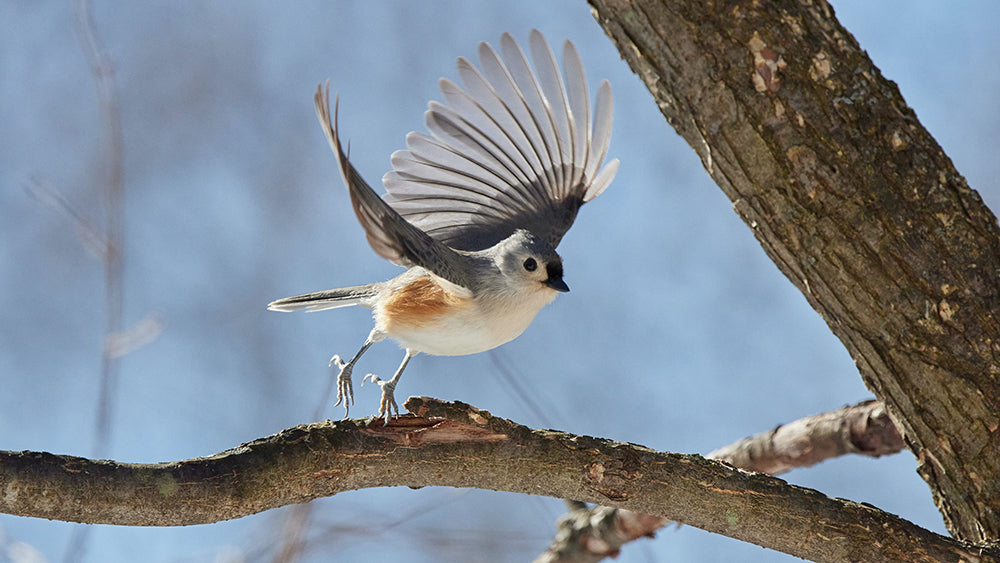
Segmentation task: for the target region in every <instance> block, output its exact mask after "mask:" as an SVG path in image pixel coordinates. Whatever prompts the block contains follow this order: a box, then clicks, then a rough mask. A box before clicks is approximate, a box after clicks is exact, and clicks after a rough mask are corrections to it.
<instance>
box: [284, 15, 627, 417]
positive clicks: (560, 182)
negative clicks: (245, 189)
mask: <svg viewBox="0 0 1000 563" xmlns="http://www.w3.org/2000/svg"><path fill="white" fill-rule="evenodd" d="M500 51H501V53H502V54H503V56H502V58H501V56H499V55H498V54H497V52H496V51H494V50H493V48H492V47H491V46H490V45H488V44H486V43H480V44H479V60H480V64H481V67H482V70H481V71H480V70H478V69H476V68H475V67H474V66H473V65H472V64H471V63H470V62H469V61H468V60H466V59H464V58H459V59H458V72H459V75H460V76H461V77H462V82H463V84H464V89H463V88H461V87H459V86H458V85H456V84H455V83H453V82H451V81H449V80H447V79H443V78H442V79H441V81H440V87H441V92H442V93H443V94H444V99H445V104H440V103H437V102H431V103H430V106H429V109H428V111H427V113H426V122H427V128H428V129H429V130H430V133H431V134H430V135H426V134H423V133H417V132H412V133H410V134H409V135H407V136H406V146H407V150H401V151H397V152H395V153H393V155H392V168H393V170H392V171H391V172H389V173H388V174H386V175H385V176H384V177H383V178H382V182H383V183H384V184H385V188H386V191H387V192H388V193H387V194H386V195H385V196H384V197H379V196H378V194H376V193H375V191H374V190H372V188H371V187H370V186H369V185H368V184H367V183H366V182H365V181H364V179H362V178H361V175H360V174H358V171H357V170H356V169H355V168H354V166H353V165H351V163H350V161H349V160H348V158H347V155H346V154H345V153H344V150H343V149H342V148H341V144H340V138H339V137H338V133H337V108H338V105H339V100H338V103H335V104H334V113H333V120H332V121H331V120H330V109H329V83H327V86H326V89H325V90H324V88H323V86H322V85H321V86H320V87H319V89H318V91H317V92H316V96H315V102H316V114H317V116H318V117H319V121H320V125H322V127H323V131H324V132H325V133H326V137H327V139H328V140H329V142H330V147H331V148H332V149H333V152H334V153H335V154H336V155H337V160H338V164H339V166H340V173H341V176H342V177H343V179H344V183H345V184H346V185H347V190H348V192H349V193H350V195H351V204H352V206H353V207H354V212H355V214H356V215H357V217H358V221H360V222H361V225H362V227H364V229H365V233H366V235H367V238H368V243H369V244H370V245H371V246H372V248H373V249H374V250H375V252H377V253H378V254H379V255H380V256H382V257H383V258H385V259H387V260H389V261H391V262H393V263H394V264H398V265H400V266H404V267H406V268H408V269H407V270H406V272H404V273H402V274H401V275H399V276H397V277H395V278H393V279H391V280H389V281H385V282H379V283H372V284H367V285H357V286H353V287H343V288H340V289H331V290H327V291H319V292H315V293H307V294H304V295H296V296H294V297H287V298H285V299H279V300H277V301H274V302H273V303H271V304H269V305H268V309H271V310H273V311H294V310H298V309H305V310H307V311H322V310H324V309H333V308H336V307H346V306H348V305H361V306H363V307H367V308H369V309H371V310H372V312H373V316H374V318H375V328H373V329H372V331H371V333H370V334H369V335H368V338H367V339H366V340H365V343H364V344H363V345H362V346H361V349H360V350H359V351H358V353H357V354H355V355H354V357H353V358H351V360H350V361H349V362H347V363H346V364H345V363H344V362H343V361H342V360H341V359H340V356H334V357H333V359H331V360H330V365H334V364H336V365H337V366H338V367H339V368H340V374H339V375H338V376H337V403H336V405H340V404H341V403H343V405H344V408H345V410H347V409H349V408H350V405H351V403H352V402H353V401H354V389H353V384H352V382H351V372H352V370H353V369H354V365H355V363H357V361H358V359H359V358H360V357H361V355H362V354H364V353H365V351H366V350H367V349H368V348H369V347H370V346H371V345H372V344H374V343H376V342H380V341H382V340H383V339H385V338H386V337H387V336H388V337H391V338H393V339H395V340H397V341H399V343H400V344H401V345H402V346H403V348H405V349H406V355H405V356H404V357H403V362H402V364H400V366H399V368H398V369H397V370H396V373H395V374H393V376H392V379H390V380H388V381H385V380H382V379H380V378H379V377H378V376H377V375H374V374H368V375H366V376H365V377H364V378H363V379H362V384H363V383H364V382H365V381H368V380H371V381H372V382H373V383H377V384H378V385H379V386H380V387H381V388H382V398H381V402H380V404H379V415H380V416H384V417H385V420H386V422H388V420H389V418H390V416H392V413H393V412H395V413H397V414H398V411H399V407H398V406H397V405H396V401H395V398H394V396H393V393H394V390H395V387H396V384H397V382H398V381H399V377H400V375H401V374H402V373H403V369H404V368H406V364H407V363H409V361H410V358H412V357H413V356H415V355H416V354H418V353H420V352H426V353H428V354H435V355H440V356H459V355H464V354H475V353H477V352H483V351H485V350H489V349H491V348H495V347H497V346H499V345H501V344H504V343H506V342H510V341H511V340H513V339H514V338H516V337H517V336H518V335H520V334H521V333H522V332H523V331H524V329H525V328H527V327H528V325H529V324H531V321H532V320H533V319H534V318H535V315H536V314H537V313H538V311H539V310H541V308H542V307H544V306H545V305H546V304H548V303H549V302H551V301H552V300H553V299H554V298H555V296H556V293H558V292H564V291H569V287H567V286H566V283H565V282H564V281H563V269H562V260H561V259H560V257H559V255H558V254H556V251H555V248H556V246H557V245H558V244H559V240H560V239H562V237H563V235H564V234H565V233H566V231H567V230H568V229H569V228H570V226H571V225H572V224H573V220H574V218H575V217H576V213H577V211H578V210H579V208H580V206H581V205H583V204H584V203H586V202H588V201H590V200H591V199H593V198H595V197H597V195H599V194H600V193H601V192H602V191H604V189H605V188H606V187H607V186H608V184H609V183H610V182H611V180H612V178H614V175H615V172H616V171H617V169H618V160H617V159H616V160H612V161H611V162H609V163H608V164H607V165H606V166H604V167H603V168H601V163H602V161H603V160H604V157H605V156H606V154H607V150H608V144H609V143H610V139H611V122H612V114H613V109H612V95H611V86H610V84H609V83H608V81H607V80H604V81H603V82H602V83H601V86H600V88H599V89H598V91H597V100H596V102H595V106H594V115H593V119H592V120H591V116H590V113H589V108H588V105H589V103H590V99H589V98H590V96H589V94H588V90H587V82H586V77H585V75H584V71H583V65H582V63H581V62H580V55H579V54H578V53H577V51H576V48H575V47H574V46H573V44H572V43H571V42H569V41H566V42H565V44H564V45H563V69H564V72H563V74H562V75H560V72H559V68H558V66H557V64H556V60H555V56H554V55H553V53H552V50H551V49H550V48H549V46H548V44H547V43H546V42H545V38H544V37H543V36H542V34H541V33H539V32H538V31H537V30H532V31H531V35H530V51H531V56H532V60H533V61H534V68H535V72H534V73H532V71H531V68H530V67H529V66H528V60H527V58H526V57H525V55H524V52H523V51H522V50H521V48H520V47H519V46H518V45H517V43H516V42H515V41H514V39H513V37H511V36H510V34H508V33H505V34H503V35H502V36H501V37H500ZM598 169H600V171H598ZM345 416H346V414H345Z"/></svg>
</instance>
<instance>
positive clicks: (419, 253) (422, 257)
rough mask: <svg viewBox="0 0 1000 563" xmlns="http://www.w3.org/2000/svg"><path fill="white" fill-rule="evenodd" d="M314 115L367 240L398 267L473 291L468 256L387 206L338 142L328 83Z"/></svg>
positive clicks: (318, 96) (319, 93)
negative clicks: (417, 269) (416, 268)
mask: <svg viewBox="0 0 1000 563" xmlns="http://www.w3.org/2000/svg"><path fill="white" fill-rule="evenodd" d="M314 101H315V103H316V116H317V117H318V118H319V122H320V125H321V126H322V127H323V132H324V134H326V138H327V141H329V143H330V148H331V149H333V153H334V154H335V155H336V156H337V163H338V165H339V167H340V174H341V177H342V178H343V180H344V184H345V185H346V186H347V190H348V192H349V193H350V196H351V205H352V206H353V207H354V214H355V215H356V216H357V218H358V221H359V222H360V223H361V226H362V227H363V228H364V230H365V235H366V236H367V238H368V243H369V244H370V245H371V247H372V249H374V250H375V252H377V253H378V254H379V255H380V256H382V257H383V258H385V259H387V260H389V261H391V262H393V263H394V264H398V265H400V266H405V267H412V266H420V267H422V268H424V269H426V270H428V271H429V272H432V273H434V274H435V275H437V276H439V277H441V278H443V279H445V280H448V281H449V282H451V283H453V284H455V285H458V286H461V287H463V288H466V289H470V290H473V291H475V290H476V289H478V288H477V287H476V285H477V284H476V282H475V279H474V277H473V276H472V275H471V271H470V270H471V267H470V264H469V258H468V257H466V256H463V255H461V254H459V253H458V252H456V251H455V250H453V249H451V248H449V247H448V246H446V245H445V244H443V243H442V242H440V241H438V240H435V239H433V238H432V237H431V236H429V235H428V234H427V233H425V232H424V231H422V230H420V229H419V228H417V227H415V226H413V225H412V224H411V223H409V222H408V221H406V219H404V218H403V217H401V216H400V214H399V213H398V212H397V211H396V210H395V209H393V208H392V207H390V206H389V204H388V203H386V202H385V200H383V199H382V198H381V197H379V195H378V194H376V193H375V190H373V189H372V188H371V186H369V185H368V183H367V182H365V180H364V178H362V177H361V175H360V174H359V173H358V171H357V169H355V168H354V165H353V164H351V162H350V160H349V159H348V158H347V154H345V153H344V150H343V148H342V147H341V144H340V137H339V135H338V133H337V109H338V107H339V100H338V103H336V104H335V105H334V112H333V119H332V120H331V119H330V85H329V83H327V85H326V88H325V89H324V87H323V85H320V86H319V87H318V89H317V91H316V95H315V97H314Z"/></svg>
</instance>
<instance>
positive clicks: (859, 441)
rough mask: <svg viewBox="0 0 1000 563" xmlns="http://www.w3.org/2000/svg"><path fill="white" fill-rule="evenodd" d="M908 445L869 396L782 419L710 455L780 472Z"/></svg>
mask: <svg viewBox="0 0 1000 563" xmlns="http://www.w3.org/2000/svg"><path fill="white" fill-rule="evenodd" d="M904 447H905V444H904V443H903V437H902V436H900V435H899V431H898V430H896V426H895V425H894V424H893V423H892V420H891V419H890V418H889V415H888V414H887V413H886V411H885V407H884V406H883V405H882V403H879V402H876V401H865V402H863V403H859V404H857V405H852V406H849V407H844V408H841V409H837V410H835V411H832V412H827V413H823V414H818V415H816V416H808V417H805V418H800V419H798V420H795V421H792V422H790V423H788V424H782V425H780V426H778V427H777V428H775V429H774V430H768V431H767V432H761V433H760V434H755V435H753V436H751V437H749V438H746V439H744V440H740V441H739V442H736V443H733V444H729V445H728V446H724V447H721V448H719V449H717V450H715V451H713V452H710V453H708V454H707V455H706V456H705V457H707V458H709V459H717V460H720V461H725V462H727V463H729V464H730V465H732V466H734V467H739V468H740V469H745V470H747V471H757V472H760V473H767V474H768V475H780V474H782V473H784V472H786V471H790V470H792V469H795V468H796V467H809V466H810V465H816V464H817V463H820V462H822V461H825V460H827V459H830V458H833V457H839V456H842V455H846V454H860V455H866V456H871V457H879V456H883V455H888V454H894V453H897V452H899V451H900V450H902V449H903V448H904Z"/></svg>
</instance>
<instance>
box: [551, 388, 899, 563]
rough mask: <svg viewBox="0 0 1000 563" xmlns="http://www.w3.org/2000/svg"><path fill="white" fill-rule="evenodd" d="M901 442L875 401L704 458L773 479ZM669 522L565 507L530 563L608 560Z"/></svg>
mask: <svg viewBox="0 0 1000 563" xmlns="http://www.w3.org/2000/svg"><path fill="white" fill-rule="evenodd" d="M904 447H905V446H904V444H903V438H902V437H901V436H900V435H899V432H898V431H897V430H896V427H895V425H893V423H892V421H891V420H890V419H889V416H888V414H887V413H886V412H885V407H884V406H883V405H882V404H881V403H878V402H876V401H864V402H862V403H858V404H856V405H851V406H848V407H843V408H841V409H837V410H835V411H831V412H826V413H822V414H818V415H814V416H807V417H805V418H800V419H797V420H793V421H792V422H789V423H788V424H782V425H780V426H778V427H777V428H775V429H773V430H769V431H767V432H761V433H759V434H754V435H753V436H750V437H749V438H745V439H743V440H740V441H738V442H734V443H732V444H729V445H727V446H723V447H721V448H719V449H717V450H715V451H712V452H710V453H708V454H706V455H705V457H706V458H708V459H717V460H719V461H724V462H726V463H728V464H730V465H732V466H733V467H738V468H739V469H743V470H745V471H756V472H760V473H767V474H768V475H778V474H780V473H784V472H785V471H789V470H791V469H794V468H796V467H808V466H810V465H815V464H817V463H820V462H822V461H825V460H827V459H830V458H832V457H837V456H842V455H847V454H857V455H865V456H871V457H879V456H883V455H889V454H894V453H898V452H899V451H900V450H902V449H903V448H904ZM670 523H671V521H670V520H668V519H666V518H661V517H657V516H651V515H649V514H637V513H635V512H632V511H629V510H621V509H617V508H609V507H606V506H594V507H588V506H587V505H586V504H583V503H571V506H570V510H569V512H568V513H566V514H565V515H563V517H562V518H560V520H559V523H558V526H557V531H556V535H555V538H553V540H552V543H551V544H549V546H548V548H546V550H545V552H544V553H542V554H541V555H539V556H538V558H537V559H535V563H596V562H597V561H601V560H603V559H604V558H605V557H609V556H610V557H614V556H616V555H617V554H618V550H619V549H621V548H622V547H623V546H624V545H625V544H626V543H628V542H631V541H634V540H637V539H639V538H642V537H652V536H653V534H655V533H656V532H657V530H659V529H660V528H663V527H664V526H667V525H668V524H670Z"/></svg>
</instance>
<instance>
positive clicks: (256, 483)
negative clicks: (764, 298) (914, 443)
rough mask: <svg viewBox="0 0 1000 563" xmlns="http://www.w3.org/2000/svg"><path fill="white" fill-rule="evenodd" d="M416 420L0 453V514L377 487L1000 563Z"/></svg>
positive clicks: (755, 478) (492, 429)
mask: <svg viewBox="0 0 1000 563" xmlns="http://www.w3.org/2000/svg"><path fill="white" fill-rule="evenodd" d="M406 407H407V408H408V409H410V410H411V411H412V412H415V413H417V415H418V416H406V417H402V418H400V419H397V420H394V421H393V422H392V423H391V424H390V425H389V426H387V427H383V426H382V425H381V424H380V423H379V421H375V422H374V423H372V424H369V423H367V422H364V421H355V420H351V421H341V422H336V423H333V422H323V423H314V424H309V425H303V426H297V427H295V428H291V429H288V430H285V431H283V432H281V433H279V434H276V435H274V436H270V437H267V438H262V439H259V440H255V441H253V442H250V443H247V444H244V445H242V446H240V447H238V448H234V449H232V450H228V451H225V452H222V453H219V454H217V455H213V456H209V457H204V458H197V459H191V460H186V461H180V462H174V463H157V464H131V463H119V462H114V461H93V460H88V459H83V458H78V457H71V456H60V455H53V454H48V453H38V452H20V453H16V452H2V453H0V510H2V511H3V512H6V513H9V514H17V515H22V516H34V517H40V518H50V519H59V520H67V521H73V522H90V523H104V524H119V525H132V526H177V525H188V524H200V523H208V522H215V521H219V520H225V519H230V518H237V517H240V516H245V515H248V514H253V513H256V512H260V511H263V510H267V509H270V508H274V507H277V506H283V505H287V504H293V503H300V502H306V501H308V500H311V499H314V498H318V497H322V496H330V495H334V494H336V493H338V492H342V491H348V490H356V489H362V488H368V487H382V486H390V485H405V486H409V487H424V486H451V487H477V488H483V489H493V490H504V491H510V492H518V493H526V494H535V495H546V496H553V497H559V498H575V499H580V500H582V501H587V502H594V503H600V504H604V505H609V506H616V507H621V508H626V509H629V510H632V511H636V512H642V513H646V514H653V515H656V516H662V517H665V518H669V519H671V520H676V521H680V522H684V523H685V524H688V525H692V526H696V527H699V528H703V529H705V530H709V531H712V532H717V533H721V534H724V535H727V536H730V537H733V538H737V539H741V540H744V541H749V542H752V543H756V544H758V545H763V546H766V547H770V548H772V549H777V550H780V551H784V552H786V553H790V554H792V555H796V556H799V557H806V558H809V559H812V560H816V561H858V560H876V559H880V558H887V557H888V558H892V559H897V560H899V561H965V560H972V559H973V558H978V560H979V561H984V562H986V561H997V562H1000V552H998V551H997V550H992V549H978V548H973V547H970V546H967V545H965V544H962V543H961V542H958V541H956V540H953V539H951V538H946V537H943V536H940V535H938V534H934V533H933V532H930V531H927V530H924V529H922V528H920V527H918V526H916V525H914V524H911V523H909V522H907V521H905V520H903V519H901V518H898V517H896V516H893V515H891V514H887V513H885V512H882V511H880V510H878V509H877V508H874V507H871V506H867V505H862V504H858V503H854V502H849V501H844V500H839V499H832V498H829V497H827V496H825V495H823V494H821V493H819V492H817V491H813V490H810V489H805V488H802V487H796V486H793V485H789V484H787V483H785V482H784V481H781V480H779V479H776V478H774V477H769V476H766V475H762V474H748V473H744V472H742V471H739V470H736V469H733V468H732V467H729V466H727V465H725V464H723V463H720V462H717V461H712V460H706V459H704V458H702V457H700V456H694V455H681V454H668V453H659V452H655V451H653V450H649V449H647V448H643V447H641V446H636V445H633V444H625V443H620V442H613V441H610V440H603V439H598V438H590V437H587V436H576V435H572V434H566V433H563V432H555V431H551V430H532V429H530V428H527V427H524V426H521V425H518V424H515V423H513V422H511V421H509V420H504V419H501V418H496V417H494V416H492V415H490V413H488V412H486V411H481V410H477V409H475V408H472V407H470V406H468V405H464V404H461V403H443V402H439V401H435V400H431V399H426V398H411V399H410V400H409V401H407V404H406Z"/></svg>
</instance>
